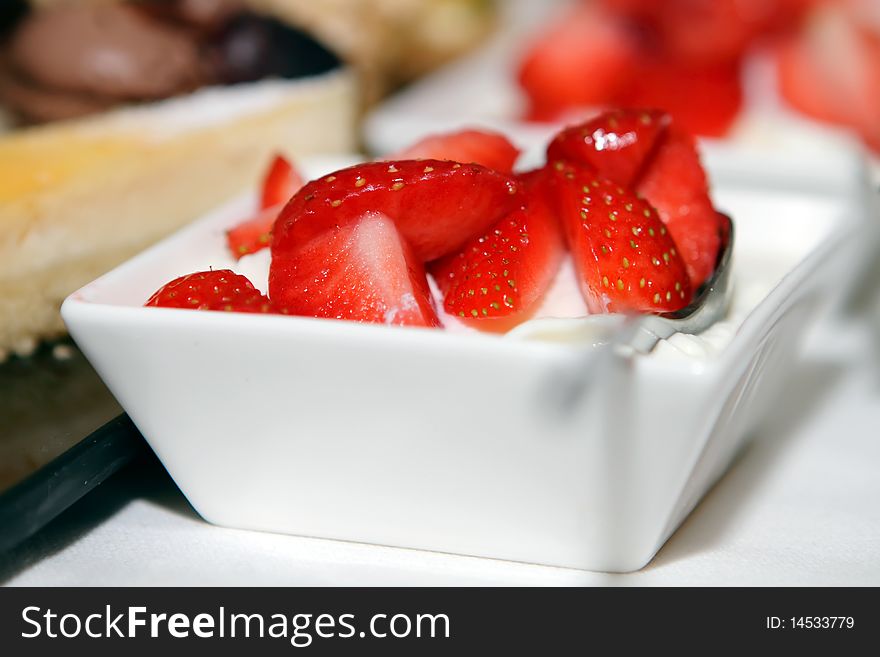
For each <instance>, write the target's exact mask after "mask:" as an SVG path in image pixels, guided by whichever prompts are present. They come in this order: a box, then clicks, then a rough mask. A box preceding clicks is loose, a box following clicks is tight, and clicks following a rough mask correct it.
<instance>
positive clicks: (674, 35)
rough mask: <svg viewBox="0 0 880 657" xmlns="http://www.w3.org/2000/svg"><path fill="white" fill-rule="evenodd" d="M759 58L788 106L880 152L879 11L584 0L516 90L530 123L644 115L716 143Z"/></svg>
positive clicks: (829, 0)
mask: <svg viewBox="0 0 880 657" xmlns="http://www.w3.org/2000/svg"><path fill="white" fill-rule="evenodd" d="M767 53H769V55H767ZM756 55H758V56H765V57H766V56H769V57H771V58H772V59H773V62H774V65H775V68H776V71H777V80H778V91H779V94H780V96H781V97H782V99H783V100H784V102H785V103H786V104H787V105H789V106H790V107H791V108H794V109H796V110H798V111H800V112H802V113H804V114H806V115H809V116H810V117H812V118H815V119H818V120H821V121H825V122H830V123H834V124H837V125H844V126H847V127H849V128H851V129H853V130H855V131H856V132H857V133H858V134H859V135H860V136H861V137H862V138H863V139H864V141H865V142H866V143H867V144H868V145H869V146H871V147H872V148H874V149H875V150H880V0H664V1H662V2H659V1H656V0H582V1H581V2H576V3H573V4H572V5H571V6H570V7H568V8H567V9H566V11H565V12H564V13H562V14H561V15H559V16H558V17H557V18H556V20H555V21H553V22H552V23H550V24H548V25H547V26H546V27H545V28H544V29H543V30H542V31H541V32H539V33H538V34H537V36H536V38H535V40H534V41H533V42H532V43H531V44H530V45H529V47H528V49H527V52H526V54H525V56H524V58H523V60H522V62H521V66H520V71H519V79H520V84H521V86H522V88H523V90H524V91H525V93H526V96H527V97H528V100H529V113H528V118H529V119H531V120H535V121H558V120H563V119H566V118H568V117H571V116H577V115H578V114H579V113H583V112H584V111H585V110H586V109H595V108H601V107H607V106H611V105H614V106H641V107H645V106H648V107H659V108H663V109H665V110H667V111H669V112H670V113H671V114H672V115H673V117H674V118H675V120H676V122H677V123H679V124H680V125H682V126H683V127H684V128H685V129H686V130H688V131H689V132H694V133H696V134H700V135H705V136H715V137H719V136H723V135H724V134H726V133H727V132H728V131H729V130H730V128H731V126H732V125H733V123H734V121H735V120H736V118H737V116H738V115H739V114H740V112H741V110H742V107H743V103H744V99H743V79H742V78H743V63H744V61H746V60H747V59H749V58H750V57H754V56H756Z"/></svg>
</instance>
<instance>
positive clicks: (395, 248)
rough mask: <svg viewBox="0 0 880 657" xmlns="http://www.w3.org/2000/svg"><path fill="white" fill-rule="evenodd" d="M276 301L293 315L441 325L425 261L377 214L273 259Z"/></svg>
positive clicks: (331, 230) (343, 225) (327, 232)
mask: <svg viewBox="0 0 880 657" xmlns="http://www.w3.org/2000/svg"><path fill="white" fill-rule="evenodd" d="M269 287H270V290H271V294H272V298H273V300H274V301H275V302H276V303H278V304H280V305H282V306H283V307H284V308H285V309H286V310H287V311H288V312H289V313H291V314H295V315H306V316H310V317H326V318H332V319H347V320H353V321H357V322H371V323H377V324H392V325H407V326H439V325H440V322H439V320H438V319H437V314H436V312H435V311H434V307H433V302H432V299H431V295H430V290H429V289H428V281H427V278H426V276H425V271H424V268H423V267H422V263H421V261H420V260H419V259H418V258H417V257H416V256H415V254H414V252H413V250H412V248H411V247H410V246H409V244H408V243H407V242H406V240H404V239H403V237H402V236H401V234H400V232H399V231H398V230H397V228H396V227H395V225H394V222H393V221H392V220H391V219H389V218H388V217H386V216H384V215H383V214H381V213H378V212H367V213H365V214H364V215H362V216H361V217H358V218H356V219H354V220H351V221H347V222H344V223H341V224H339V225H335V226H331V227H329V228H328V229H327V230H325V231H324V232H322V233H319V234H317V235H314V236H313V237H311V239H309V240H308V241H304V242H299V243H296V244H293V245H290V248H289V249H287V250H286V251H285V256H284V257H283V258H280V259H279V258H273V259H272V267H271V270H270V273H269Z"/></svg>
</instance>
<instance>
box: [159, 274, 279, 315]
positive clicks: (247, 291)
mask: <svg viewBox="0 0 880 657" xmlns="http://www.w3.org/2000/svg"><path fill="white" fill-rule="evenodd" d="M144 305H147V306H158V307H162V308H189V309H192V310H225V311H230V312H239V313H273V312H281V311H280V310H279V309H278V308H277V307H276V306H274V305H273V304H272V303H270V301H269V299H268V298H267V297H266V296H265V295H263V294H262V293H261V292H260V291H259V290H257V289H256V288H255V287H254V285H253V283H251V282H250V281H249V280H248V279H247V278H245V277H244V276H241V275H240V274H236V273H235V272H233V271H230V270H229V269H216V270H211V271H199V272H196V273H194V274H187V275H186V276H180V277H179V278H175V279H174V280H173V281H171V282H170V283H166V284H165V285H163V286H162V287H160V288H159V289H158V290H157V291H156V292H155V293H154V294H153V296H151V297H150V298H149V300H148V301H147V303H146V304H144Z"/></svg>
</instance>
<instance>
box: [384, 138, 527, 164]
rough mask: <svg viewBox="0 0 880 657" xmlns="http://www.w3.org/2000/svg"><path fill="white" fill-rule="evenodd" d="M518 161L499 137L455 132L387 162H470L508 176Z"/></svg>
mask: <svg viewBox="0 0 880 657" xmlns="http://www.w3.org/2000/svg"><path fill="white" fill-rule="evenodd" d="M518 157H519V149H518V148H517V147H516V146H514V145H513V144H511V143H510V141H509V140H508V139H507V137H505V136H504V135H502V134H499V133H497V132H490V131H488V130H459V131H457V132H448V133H444V134H439V135H430V136H428V137H425V138H424V139H422V140H420V141H418V142H416V143H415V144H413V145H412V146H410V147H409V148H405V149H404V150H402V151H400V152H399V153H396V154H395V155H393V156H391V157H389V158H387V159H389V160H452V161H454V162H472V163H474V164H482V165H483V166H484V167H486V168H487V169H495V171H501V172H503V173H510V172H511V171H513V165H514V164H515V163H516V159H517V158H518Z"/></svg>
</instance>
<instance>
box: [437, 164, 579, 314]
mask: <svg viewBox="0 0 880 657" xmlns="http://www.w3.org/2000/svg"><path fill="white" fill-rule="evenodd" d="M522 178H523V181H524V184H525V187H526V197H525V205H524V206H523V207H521V208H519V209H517V210H515V211H513V212H511V213H510V214H509V215H507V216H506V217H505V218H504V219H502V220H501V221H499V222H498V223H497V224H495V225H494V226H493V227H492V228H491V229H490V230H489V231H488V232H487V233H486V234H484V235H480V236H479V237H476V238H474V239H472V240H471V241H470V242H468V243H467V244H466V245H465V246H464V248H463V249H462V250H461V251H460V252H458V253H456V254H453V255H450V256H447V257H446V258H444V259H442V260H440V261H439V262H437V263H435V264H434V265H433V266H432V273H433V275H434V278H435V279H436V280H437V284H438V287H439V288H440V290H441V292H443V293H444V297H445V301H444V307H445V309H446V312H448V313H450V314H452V315H456V316H458V317H460V318H462V319H464V320H465V321H468V322H473V323H475V324H476V325H478V326H479V327H480V328H490V329H496V328H497V329H498V330H506V329H508V328H510V327H511V326H512V325H514V324H516V323H519V322H520V321H522V320H524V319H527V318H528V316H529V315H530V314H531V312H532V311H534V310H535V308H536V306H537V305H538V303H539V302H540V301H541V299H543V297H544V295H545V294H546V292H547V289H548V288H549V287H550V284H551V283H552V282H553V277H554V276H555V275H556V272H557V271H558V269H559V264H560V262H561V260H562V257H563V254H564V252H565V245H564V240H563V237H562V232H561V230H560V228H559V225H558V223H557V220H556V217H555V214H554V212H553V209H552V208H551V206H550V202H549V198H548V197H547V189H546V183H545V180H544V179H545V174H544V172H543V171H537V172H532V173H529V174H525V175H524V176H522ZM490 325H491V326H490Z"/></svg>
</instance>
